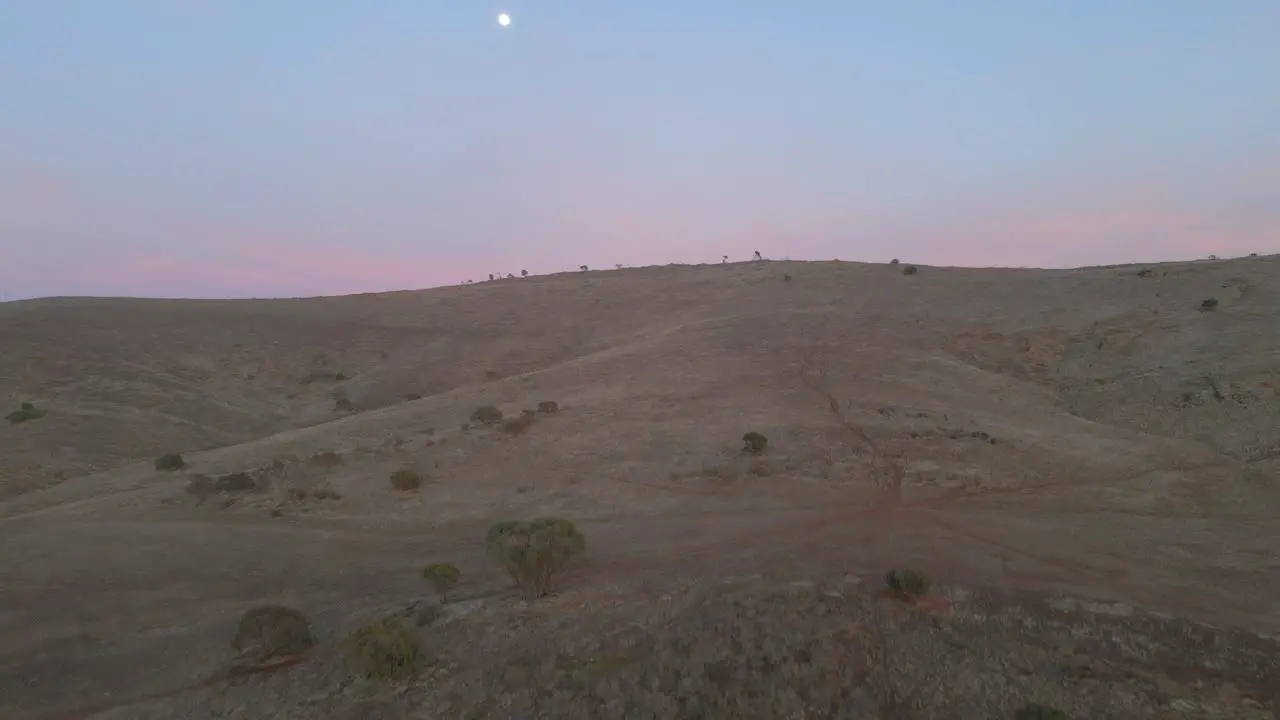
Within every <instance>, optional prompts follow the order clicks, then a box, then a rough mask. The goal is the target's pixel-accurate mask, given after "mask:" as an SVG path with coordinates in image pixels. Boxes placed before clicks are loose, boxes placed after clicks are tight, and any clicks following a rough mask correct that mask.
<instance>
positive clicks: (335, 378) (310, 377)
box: [298, 369, 347, 385]
mask: <svg viewBox="0 0 1280 720" xmlns="http://www.w3.org/2000/svg"><path fill="white" fill-rule="evenodd" d="M346 379H347V376H346V374H344V373H340V372H334V371H332V370H321V369H316V370H311V371H309V372H308V373H307V374H306V375H303V376H302V379H301V380H299V381H298V382H300V383H302V384H303V385H310V384H311V383H318V382H342V381H343V380H346Z"/></svg>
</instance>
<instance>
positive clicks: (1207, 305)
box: [1200, 297, 1218, 312]
mask: <svg viewBox="0 0 1280 720" xmlns="http://www.w3.org/2000/svg"><path fill="white" fill-rule="evenodd" d="M1216 307H1218V298H1215V297H1211V298H1205V299H1204V301H1203V302H1201V303H1200V310H1201V312H1205V311H1209V310H1212V309H1214V308H1216Z"/></svg>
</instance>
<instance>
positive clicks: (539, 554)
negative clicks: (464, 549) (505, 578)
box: [485, 518, 587, 601]
mask: <svg viewBox="0 0 1280 720" xmlns="http://www.w3.org/2000/svg"><path fill="white" fill-rule="evenodd" d="M485 546H486V547H487V549H488V551H489V555H490V557H492V558H493V559H494V560H495V561H496V562H497V563H498V564H499V565H500V566H501V567H502V569H503V570H506V571H507V574H508V575H510V576H511V579H512V580H514V581H515V583H516V587H518V588H519V589H520V592H521V594H523V595H524V598H525V599H526V600H529V601H533V600H536V599H538V598H540V597H543V596H545V595H546V594H547V593H548V592H550V590H551V587H552V582H553V580H554V579H555V576H556V575H557V574H558V573H560V572H561V571H562V570H564V569H565V568H566V567H568V566H569V565H570V564H572V563H573V562H574V561H576V560H578V559H579V558H581V557H582V556H583V555H584V554H586V551H587V540H586V538H585V537H584V536H583V535H582V533H580V532H578V528H577V527H576V526H574V524H573V523H572V522H571V521H569V520H565V519H563V518H537V519H534V520H510V521H507V522H500V523H496V524H494V525H493V526H492V527H490V528H489V533H488V536H487V537H486V538H485Z"/></svg>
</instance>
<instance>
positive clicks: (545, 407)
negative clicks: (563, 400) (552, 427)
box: [538, 400, 560, 415]
mask: <svg viewBox="0 0 1280 720" xmlns="http://www.w3.org/2000/svg"><path fill="white" fill-rule="evenodd" d="M538 412H540V413H546V414H548V415H549V414H551V413H554V412H560V403H558V402H556V401H555V400H543V401H542V402H540V403H538Z"/></svg>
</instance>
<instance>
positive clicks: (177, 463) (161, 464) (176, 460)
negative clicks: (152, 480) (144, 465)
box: [156, 453, 187, 470]
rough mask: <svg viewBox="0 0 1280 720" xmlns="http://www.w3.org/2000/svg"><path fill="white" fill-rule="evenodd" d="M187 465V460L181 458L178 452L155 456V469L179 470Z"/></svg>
mask: <svg viewBox="0 0 1280 720" xmlns="http://www.w3.org/2000/svg"><path fill="white" fill-rule="evenodd" d="M186 466H187V461H185V460H183V459H182V456H181V455H179V454H178V453H165V454H164V455H161V456H160V457H158V458H156V469H157V470H181V469H182V468H184V467H186Z"/></svg>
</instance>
